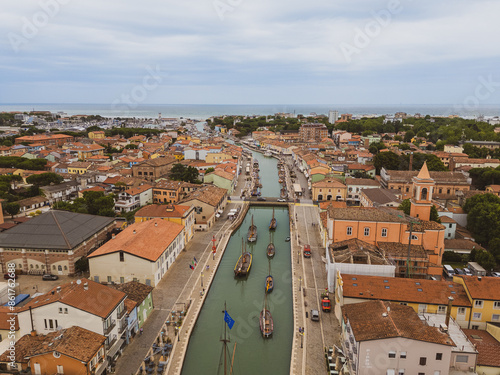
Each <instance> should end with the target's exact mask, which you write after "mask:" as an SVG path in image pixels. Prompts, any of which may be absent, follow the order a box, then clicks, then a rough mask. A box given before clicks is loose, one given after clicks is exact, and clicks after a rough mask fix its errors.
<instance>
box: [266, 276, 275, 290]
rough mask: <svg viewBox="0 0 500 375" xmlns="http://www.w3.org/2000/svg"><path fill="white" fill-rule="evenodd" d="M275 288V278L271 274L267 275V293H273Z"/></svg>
mask: <svg viewBox="0 0 500 375" xmlns="http://www.w3.org/2000/svg"><path fill="white" fill-rule="evenodd" d="M273 289H274V279H273V277H272V276H271V275H269V276H267V277H266V293H271V292H272V291H273Z"/></svg>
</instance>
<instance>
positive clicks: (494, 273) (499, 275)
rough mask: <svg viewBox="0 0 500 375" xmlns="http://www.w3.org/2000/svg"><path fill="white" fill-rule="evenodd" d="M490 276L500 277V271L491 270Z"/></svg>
mask: <svg viewBox="0 0 500 375" xmlns="http://www.w3.org/2000/svg"><path fill="white" fill-rule="evenodd" d="M491 276H493V277H500V272H492V273H491Z"/></svg>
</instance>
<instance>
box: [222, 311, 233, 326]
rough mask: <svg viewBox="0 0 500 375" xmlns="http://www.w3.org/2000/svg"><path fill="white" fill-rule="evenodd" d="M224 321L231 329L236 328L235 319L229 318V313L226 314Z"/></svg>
mask: <svg viewBox="0 0 500 375" xmlns="http://www.w3.org/2000/svg"><path fill="white" fill-rule="evenodd" d="M224 321H225V322H226V323H227V326H228V327H229V329H231V328H233V326H234V320H233V318H231V317H230V316H229V314H228V313H227V311H225V312H224Z"/></svg>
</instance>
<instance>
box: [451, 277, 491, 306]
mask: <svg viewBox="0 0 500 375" xmlns="http://www.w3.org/2000/svg"><path fill="white" fill-rule="evenodd" d="M456 277H461V278H462V279H463V280H464V285H465V288H466V289H467V290H468V291H469V294H470V296H471V298H472V299H484V300H490V301H500V277H484V276H483V277H481V279H479V277H477V276H463V275H461V276H456Z"/></svg>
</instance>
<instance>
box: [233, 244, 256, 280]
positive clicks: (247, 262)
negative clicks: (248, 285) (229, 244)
mask: <svg viewBox="0 0 500 375" xmlns="http://www.w3.org/2000/svg"><path fill="white" fill-rule="evenodd" d="M251 266H252V254H251V253H249V252H248V251H244V250H243V238H242V239H241V255H240V257H239V258H238V261H237V262H236V265H235V266H234V276H246V275H247V274H248V272H250V267H251Z"/></svg>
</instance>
